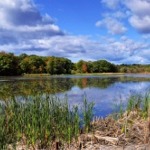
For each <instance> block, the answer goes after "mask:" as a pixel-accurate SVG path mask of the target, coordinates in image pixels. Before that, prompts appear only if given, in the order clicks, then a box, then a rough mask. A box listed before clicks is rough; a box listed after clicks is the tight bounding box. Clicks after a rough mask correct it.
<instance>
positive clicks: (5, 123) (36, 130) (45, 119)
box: [0, 93, 93, 149]
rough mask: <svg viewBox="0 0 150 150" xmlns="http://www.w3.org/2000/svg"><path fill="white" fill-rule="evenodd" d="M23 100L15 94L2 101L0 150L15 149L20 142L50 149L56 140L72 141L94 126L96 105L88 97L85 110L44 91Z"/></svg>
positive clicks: (84, 102)
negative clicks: (91, 125)
mask: <svg viewBox="0 0 150 150" xmlns="http://www.w3.org/2000/svg"><path fill="white" fill-rule="evenodd" d="M19 99H22V101H18V98H17V97H15V96H11V97H10V99H7V100H5V101H4V102H3V103H1V106H0V110H1V111H0V149H7V148H8V146H9V145H11V146H13V147H14V149H15V148H16V145H17V143H22V144H23V145H27V146H28V147H32V148H33V149H35V148H38V149H45V148H50V147H52V146H53V145H54V144H55V143H58V144H57V145H63V144H64V143H67V144H70V143H71V141H72V139H77V137H78V136H79V134H80V133H81V130H83V128H85V129H84V130H86V131H87V130H89V128H90V122H91V119H92V109H93V104H92V103H88V102H87V100H86V99H84V101H83V106H82V107H83V109H82V111H79V106H73V107H72V108H70V106H69V104H68V100H67V98H65V99H59V98H57V97H52V96H49V95H44V94H41V93H39V94H36V95H33V96H28V97H19ZM81 116H84V118H82V117H81ZM81 124H83V125H81ZM81 127H82V129H81Z"/></svg>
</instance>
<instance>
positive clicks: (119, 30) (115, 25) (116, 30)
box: [96, 17, 127, 34]
mask: <svg viewBox="0 0 150 150" xmlns="http://www.w3.org/2000/svg"><path fill="white" fill-rule="evenodd" d="M96 26H97V27H106V28H107V29H108V32H109V33H111V34H123V33H125V32H126V31H127V29H126V27H124V25H123V24H122V23H121V22H119V21H118V20H117V19H114V18H111V17H107V18H104V19H103V20H100V21H97V22H96Z"/></svg>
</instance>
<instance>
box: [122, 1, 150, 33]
mask: <svg viewBox="0 0 150 150" xmlns="http://www.w3.org/2000/svg"><path fill="white" fill-rule="evenodd" d="M124 4H125V5H126V7H127V8H128V9H129V10H130V11H131V16H130V18H129V22H130V24H131V25H132V26H133V27H134V28H136V29H137V30H138V31H139V32H141V33H150V1H149V0H132V1H131V0H125V2H124Z"/></svg>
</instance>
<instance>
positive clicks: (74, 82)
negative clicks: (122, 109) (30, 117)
mask: <svg viewBox="0 0 150 150" xmlns="http://www.w3.org/2000/svg"><path fill="white" fill-rule="evenodd" d="M149 88H150V76H148V75H147V76H146V77H145V76H142V75H136V76H135V75H119V76H107V77H106V76H54V77H43V78H22V77H20V78H18V77H17V78H16V77H15V78H13V77H11V78H8V77H7V78H4V77H1V78H0V99H1V100H3V99H5V98H8V97H9V96H11V95H15V96H18V97H19V96H28V95H35V94H36V93H38V92H42V93H48V94H52V95H55V94H56V95H57V96H59V97H64V95H67V96H68V99H69V103H70V104H71V105H72V104H77V105H80V104H81V101H82V100H83V97H84V96H85V95H86V97H87V99H88V100H89V101H94V103H95V107H94V113H95V115H100V116H106V115H108V114H110V113H111V112H112V111H113V110H114V108H115V107H116V104H120V103H126V99H127V97H129V96H130V95H131V93H133V92H135V93H144V92H146V91H148V90H149Z"/></svg>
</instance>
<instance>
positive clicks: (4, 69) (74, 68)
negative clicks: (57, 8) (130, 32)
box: [0, 52, 150, 76]
mask: <svg viewBox="0 0 150 150" xmlns="http://www.w3.org/2000/svg"><path fill="white" fill-rule="evenodd" d="M104 72H122V73H141V72H142V73H143V72H150V65H139V64H133V65H126V64H122V65H115V64H112V63H110V62H108V61H107V60H97V61H84V60H80V61H78V62H77V63H73V62H72V61H71V60H69V59H67V58H63V57H54V56H47V57H46V56H37V55H27V54H21V55H19V56H16V55H14V54H13V53H6V52H0V76H12V75H22V74H35V73H36V74H41V73H49V74H51V75H53V74H75V73H104Z"/></svg>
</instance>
